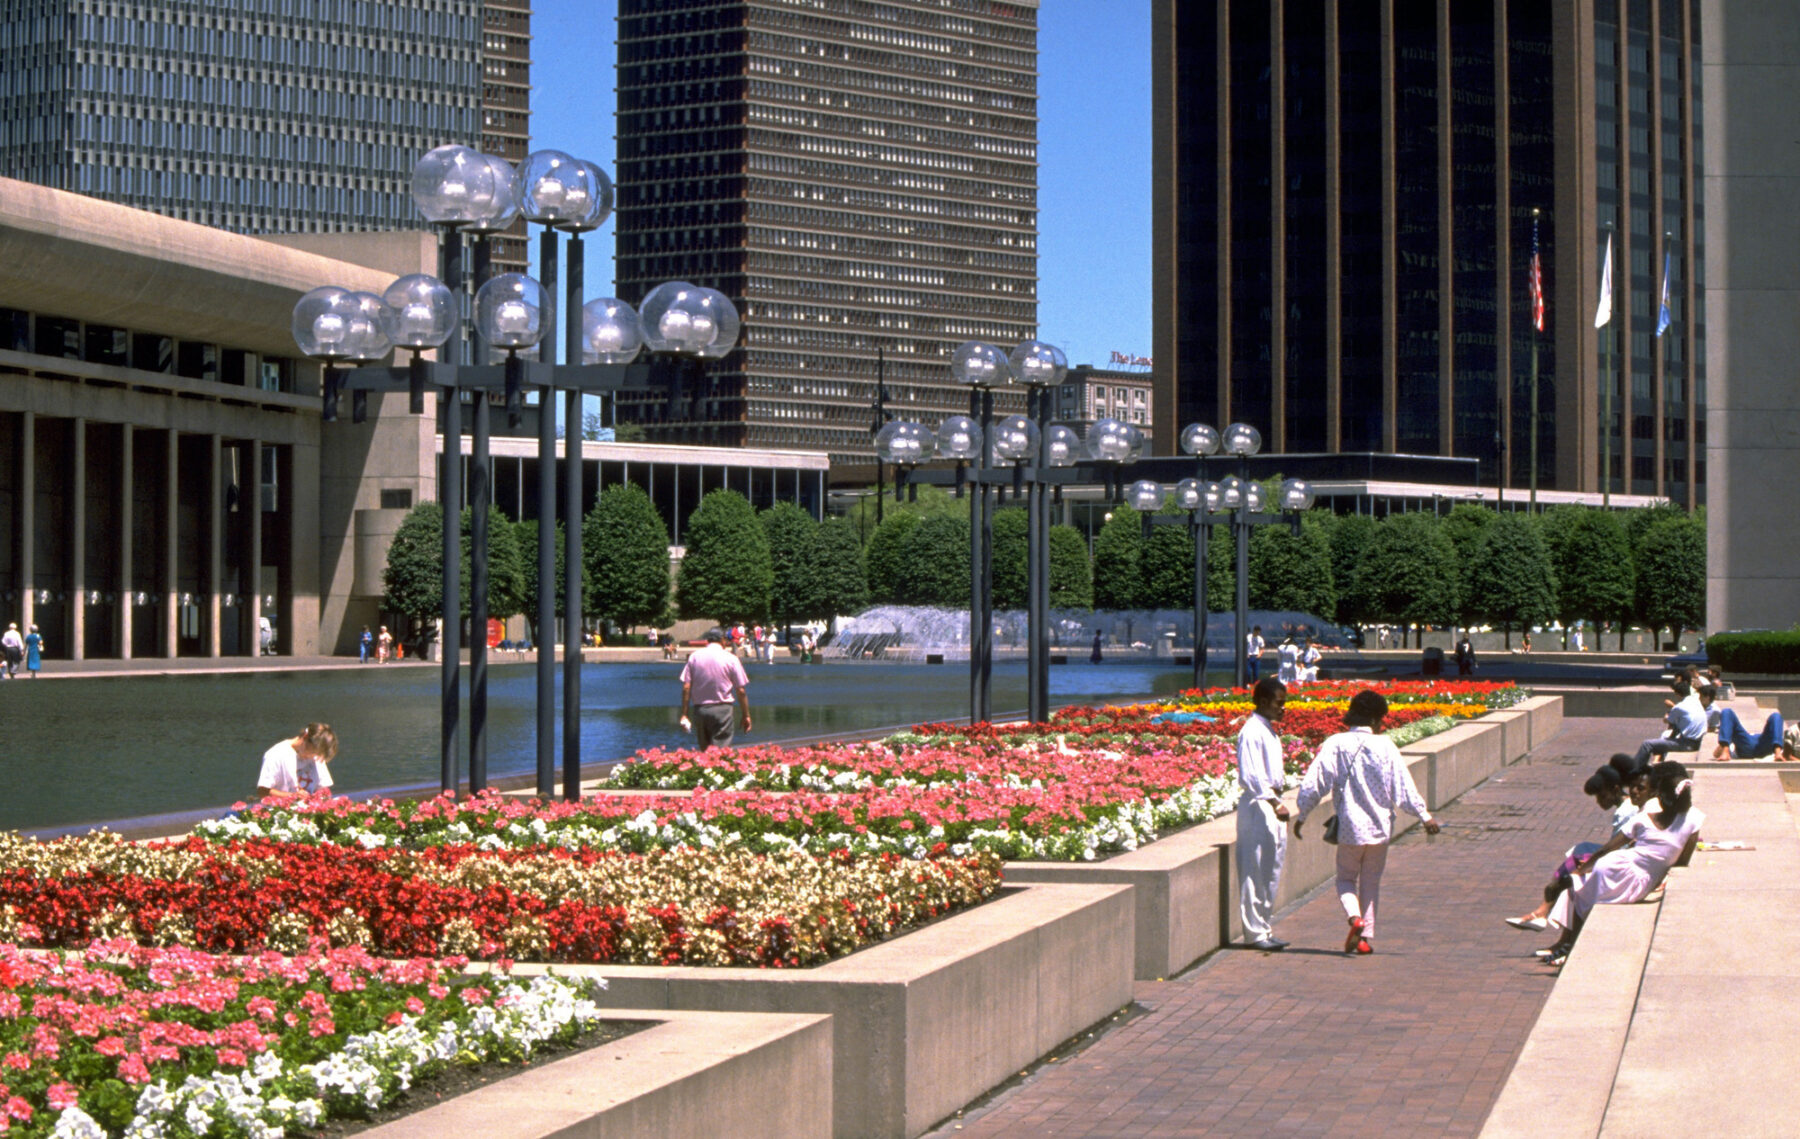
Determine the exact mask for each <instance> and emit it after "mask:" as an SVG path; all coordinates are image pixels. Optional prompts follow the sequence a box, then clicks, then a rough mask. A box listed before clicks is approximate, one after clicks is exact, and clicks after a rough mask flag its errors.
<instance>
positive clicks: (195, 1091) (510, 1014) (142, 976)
mask: <svg viewBox="0 0 1800 1139" xmlns="http://www.w3.org/2000/svg"><path fill="white" fill-rule="evenodd" d="M461 965H462V962H461V961H459V960H450V961H445V962H442V963H436V962H432V961H425V960H415V961H378V960H376V959H374V958H372V957H370V956H368V955H367V954H366V953H364V952H362V951H361V950H356V949H338V950H332V951H329V952H308V953H306V954H303V955H300V956H295V957H283V956H281V955H279V954H273V953H271V954H263V955H259V956H255V957H250V958H244V959H231V958H225V957H219V956H214V955H210V954H206V953H200V952H196V951H193V950H189V949H183V948H162V949H150V948H144V947H141V946H138V945H135V944H133V943H131V942H129V941H124V940H119V941H109V942H100V943H96V944H95V945H94V946H92V947H91V948H90V949H88V950H86V951H76V952H70V953H57V952H48V951H40V950H31V949H20V948H18V947H16V946H13V945H4V944H0V1057H3V1058H0V1132H7V1133H8V1134H9V1135H26V1136H57V1137H61V1139H74V1137H82V1139H87V1137H93V1139H100V1137H102V1136H105V1135H108V1134H112V1135H119V1134H123V1135H126V1136H129V1137H131V1139H160V1137H162V1136H175V1135H207V1134H221V1135H251V1136H258V1135H266V1136H273V1135H280V1134H282V1132H283V1130H284V1129H286V1128H292V1127H314V1126H317V1125H318V1124H319V1123H320V1122H321V1121H323V1120H325V1119H327V1118H330V1117H350V1118H358V1117H364V1116H367V1115H368V1114H369V1113H370V1112H371V1111H372V1110H374V1109H376V1108H378V1107H381V1106H382V1105H384V1104H386V1103H388V1102H390V1101H392V1100H394V1099H395V1098H396V1097H398V1096H399V1095H401V1094H402V1093H403V1092H405V1091H406V1090H407V1089H408V1088H410V1087H411V1086H412V1085H413V1084H414V1083H415V1082H416V1081H418V1080H421V1079H424V1078H428V1077H429V1076H431V1075H433V1074H434V1073H435V1072H437V1071H440V1070H442V1069H444V1068H445V1067H447V1066H448V1065H451V1064H470V1063H478V1062H482V1061H488V1060H502V1059H504V1060H519V1059H523V1058H524V1057H526V1056H529V1055H530V1054H531V1053H532V1052H533V1051H534V1050H535V1049H536V1048H538V1047H539V1046H540V1045H543V1044H545V1043H548V1042H553V1041H555V1042H566V1041H568V1040H570V1039H573V1038H574V1037H575V1036H577V1035H578V1034H580V1033H581V1032H583V1031H584V1030H586V1029H588V1028H590V1027H592V1026H594V1025H596V1024H597V1023H598V1022H600V1021H601V1020H602V1017H603V1014H602V1013H601V1012H600V1010H599V1009H598V1008H597V1007H596V1005H595V1004H594V1002H593V1000H592V999H591V998H592V996H593V995H594V991H595V987H596V986H599V987H604V982H595V981H586V980H573V979H563V978H556V977H536V978H532V979H530V980H518V981H515V980H510V979H506V978H504V977H501V978H495V977H491V976H490V977H480V978H477V977H472V976H466V975H461V974H458V973H457V972H456V971H455V970H457V969H459V968H460V967H461Z"/></svg>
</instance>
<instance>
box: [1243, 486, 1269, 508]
mask: <svg viewBox="0 0 1800 1139" xmlns="http://www.w3.org/2000/svg"><path fill="white" fill-rule="evenodd" d="M1267 505H1268V495H1267V493H1266V492H1265V491H1264V490H1263V488H1262V484H1261V483H1256V482H1253V483H1246V484H1245V486H1244V509H1246V510H1249V511H1252V512H1258V511H1261V510H1262V508H1263V507H1264V506H1267Z"/></svg>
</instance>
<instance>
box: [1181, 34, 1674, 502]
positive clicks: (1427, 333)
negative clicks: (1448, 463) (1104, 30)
mask: <svg viewBox="0 0 1800 1139" xmlns="http://www.w3.org/2000/svg"><path fill="white" fill-rule="evenodd" d="M1701 3H1702V0H1555V2H1553V0H1419V2H1418V3H1409V2H1403V0H1210V2H1206V0H1195V2H1189V0H1155V4H1154V21H1155V23H1154V29H1153V35H1152V43H1153V48H1152V51H1153V68H1154V76H1155V95H1154V99H1155V104H1154V108H1153V114H1152V122H1153V130H1154V133H1155V143H1156V145H1155V154H1156V178H1155V189H1154V195H1155V203H1154V210H1155V231H1156V238H1155V241H1154V249H1153V258H1154V271H1153V290H1154V307H1155V323H1156V332H1155V359H1156V363H1157V367H1156V372H1157V376H1158V379H1159V384H1160V385H1161V387H1160V389H1159V393H1158V397H1157V400H1158V404H1159V405H1160V406H1162V407H1167V408H1171V409H1173V412H1174V414H1172V415H1169V416H1165V417H1164V418H1163V421H1162V422H1161V423H1159V424H1158V425H1157V426H1158V432H1159V434H1158V440H1159V449H1164V450H1166V449H1169V448H1172V447H1173V443H1174V432H1176V431H1178V430H1179V428H1180V425H1181V424H1183V423H1186V422H1189V421H1192V420H1204V421H1209V422H1217V423H1223V422H1227V421H1230V420H1236V419H1242V420H1247V421H1248V422H1250V423H1252V424H1255V425H1256V426H1257V427H1259V428H1261V429H1262V430H1263V432H1264V433H1265V435H1267V437H1268V439H1269V444H1268V445H1269V446H1270V447H1272V448H1274V449H1277V450H1285V451H1295V452H1298V451H1389V452H1401V453H1414V454H1432V455H1450V456H1458V457H1465V458H1470V457H1472V458H1476V459H1479V460H1480V461H1481V466H1482V481H1483V483H1484V485H1487V486H1490V487H1492V486H1496V485H1498V486H1501V487H1503V488H1509V489H1510V488H1515V487H1525V486H1527V485H1529V484H1530V482H1531V470H1530V463H1531V456H1532V454H1533V447H1532V435H1533V432H1534V430H1535V433H1536V436H1537V446H1536V455H1537V464H1538V469H1537V476H1538V477H1537V485H1539V486H1540V487H1544V488H1556V489H1562V490H1578V491H1590V492H1593V491H1610V492H1611V493H1628V494H1645V495H1665V496H1667V497H1669V498H1671V499H1672V500H1674V501H1676V502H1678V503H1683V504H1690V505H1691V504H1698V503H1700V502H1703V501H1704V500H1705V481H1706V470H1705V462H1704V450H1703V448H1704V438H1705V415H1704V408H1703V404H1704V393H1705V379H1706V377H1705V370H1704V343H1705V339H1704V338H1705V322H1704V314H1703V313H1702V311H1701V309H1700V307H1699V300H1700V282H1699V280H1698V276H1699V266H1700V264H1701V259H1702V256H1703V253H1704V249H1703V245H1702V241H1701V232H1700V231H1701V222H1702V211H1701V205H1700V201H1699V194H1698V190H1699V185H1700V182H1699V175H1700V171H1699V154H1700V144H1701V137H1700V121H1701V115H1700V110H1701V106H1700V85H1699V83H1700V66H1699V65H1700V49H1699V27H1700V15H1699V13H1700V5H1701ZM1534 211H1535V218H1536V223H1537V224H1536V233H1537V241H1538V246H1539V250H1540V256H1541V265H1542V275H1543V282H1544V291H1545V299H1546V314H1545V328H1544V330H1543V331H1542V332H1539V331H1538V330H1537V329H1536V328H1535V327H1534V323H1533V320H1532V305H1531V301H1530V297H1529V293H1528V285H1527V280H1528V274H1529V267H1530V263H1531V256H1532V241H1533V219H1534ZM1608 226H1610V227H1611V228H1610V229H1609V228H1608ZM1608 233H1611V234H1612V235H1613V245H1614V249H1613V273H1614V283H1615V291H1616V296H1615V299H1614V306H1613V312H1614V317H1613V321H1612V323H1611V324H1609V325H1608V326H1607V327H1606V328H1604V329H1602V330H1596V329H1595V327H1594V318H1595V311H1596V305H1597V301H1598V290H1599V286H1600V278H1601V262H1602V260H1603V256H1604V249H1605V243H1606V238H1607V235H1608ZM1665 264H1666V266H1667V279H1668V291H1669V304H1668V310H1669V321H1668V325H1667V327H1666V329H1664V330H1663V331H1662V333H1661V334H1660V335H1658V327H1659V324H1660V323H1661V322H1660V321H1659V315H1660V311H1661V296H1662V291H1663V281H1664V273H1665ZM1534 353H1535V356H1536V360H1537V374H1538V376H1539V387H1538V400H1539V409H1540V410H1539V414H1538V416H1537V420H1536V422H1535V424H1534V423H1533V421H1532V417H1531V412H1530V407H1531V400H1530V390H1531V389H1530V375H1531V361H1532V358H1533V355H1534Z"/></svg>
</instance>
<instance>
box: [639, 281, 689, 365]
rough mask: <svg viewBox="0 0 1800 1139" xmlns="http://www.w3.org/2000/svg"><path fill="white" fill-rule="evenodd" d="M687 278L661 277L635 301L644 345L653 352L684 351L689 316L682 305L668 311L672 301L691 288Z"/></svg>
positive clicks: (672, 304) (684, 295)
mask: <svg viewBox="0 0 1800 1139" xmlns="http://www.w3.org/2000/svg"><path fill="white" fill-rule="evenodd" d="M695 288H696V286H694V285H690V284H688V283H687V282H686V281H664V282H663V283H662V284H660V285H658V286H656V287H655V288H654V289H651V290H650V291H649V292H648V293H646V294H645V295H644V299H643V301H642V303H640V304H639V305H638V321H639V322H640V323H641V324H642V325H643V329H644V347H645V348H648V349H649V350H650V351H652V352H685V351H687V343H688V334H689V331H690V325H691V324H692V316H691V314H690V313H689V312H688V311H687V309H686V308H685V307H683V308H681V309H679V310H676V311H675V312H674V313H673V314H671V311H670V310H671V308H672V307H673V306H674V305H675V302H676V301H678V300H680V299H682V298H684V297H686V296H687V294H689V293H691V292H693V291H694V290H695Z"/></svg>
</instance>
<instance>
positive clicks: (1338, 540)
mask: <svg viewBox="0 0 1800 1139" xmlns="http://www.w3.org/2000/svg"><path fill="white" fill-rule="evenodd" d="M1326 525H1327V531H1326V532H1327V536H1328V537H1329V539H1330V542H1331V582H1332V585H1333V587H1334V588H1335V589H1336V591H1337V599H1338V605H1337V619H1338V620H1339V621H1341V622H1343V623H1345V624H1351V625H1361V624H1362V623H1363V622H1364V621H1368V620H1372V618H1370V617H1369V616H1368V606H1367V605H1366V604H1364V603H1363V601H1362V599H1361V598H1359V597H1358V596H1357V594H1356V590H1355V588H1354V587H1355V584H1356V563H1357V562H1358V561H1360V560H1361V559H1362V552H1363V547H1365V546H1367V545H1368V544H1369V541H1370V539H1372V538H1374V537H1375V527H1376V525H1377V523H1376V521H1375V519H1374V518H1373V517H1371V516H1370V515H1367V514H1339V515H1335V516H1332V520H1331V521H1330V522H1329V523H1327V524H1326Z"/></svg>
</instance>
